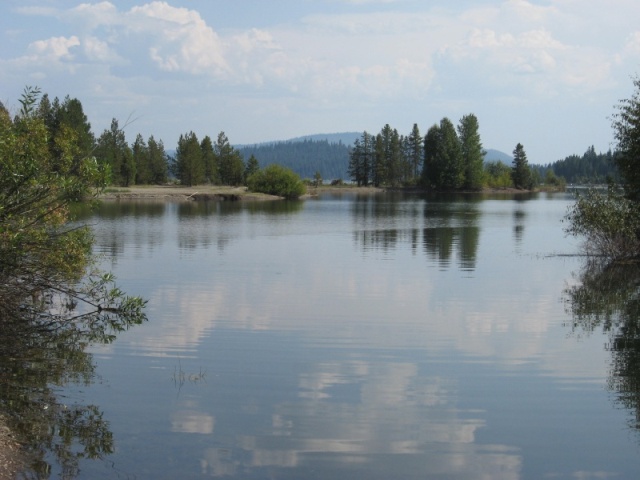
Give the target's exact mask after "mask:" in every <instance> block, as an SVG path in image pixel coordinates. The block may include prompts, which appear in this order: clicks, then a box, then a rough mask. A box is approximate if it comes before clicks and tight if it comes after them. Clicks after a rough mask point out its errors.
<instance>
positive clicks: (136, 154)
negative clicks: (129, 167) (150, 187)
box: [132, 134, 151, 185]
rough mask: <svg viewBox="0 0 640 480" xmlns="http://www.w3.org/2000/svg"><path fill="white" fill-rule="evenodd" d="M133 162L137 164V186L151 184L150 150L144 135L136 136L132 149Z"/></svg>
mask: <svg viewBox="0 0 640 480" xmlns="http://www.w3.org/2000/svg"><path fill="white" fill-rule="evenodd" d="M132 153H133V161H134V162H135V164H136V180H135V183H136V184H137V185H147V184H149V183H151V165H150V158H149V148H148V147H147V143H146V142H145V141H144V138H142V135H140V134H138V135H137V136H136V140H135V142H133V147H132Z"/></svg>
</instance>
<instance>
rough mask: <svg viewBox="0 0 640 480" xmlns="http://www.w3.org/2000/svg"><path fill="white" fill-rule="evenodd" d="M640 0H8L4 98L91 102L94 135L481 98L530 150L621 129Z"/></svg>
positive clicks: (347, 123) (269, 133)
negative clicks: (617, 122)
mask: <svg viewBox="0 0 640 480" xmlns="http://www.w3.org/2000/svg"><path fill="white" fill-rule="evenodd" d="M638 19H640V2H638V1H637V0H607V1H606V2H605V1H603V0H547V1H537V0H529V1H526V0H504V1H500V0H477V1H469V0H463V1H455V2H454V1H452V0H432V1H426V0H295V1H293V0H273V1H267V0H233V1H230V0H225V1H222V0H168V1H143V0H135V1H134V0H125V1H117V2H116V1H102V2H86V3H82V2H80V1H67V0H20V1H14V0H4V1H2V2H1V3H0V27H1V30H0V32H1V33H0V34H1V35H2V37H1V38H0V101H2V103H3V104H4V105H5V106H6V107H7V108H9V109H10V110H12V111H15V110H17V105H18V98H19V96H20V94H21V92H22V91H23V89H24V87H25V86H27V85H30V86H39V87H40V88H41V89H42V90H43V91H44V92H47V93H48V94H49V95H50V97H55V96H57V97H59V98H63V97H65V96H66V95H70V96H71V97H76V98H78V99H80V101H81V102H82V104H83V106H84V109H85V113H86V114H87V115H88V117H89V120H90V121H91V123H92V128H93V131H94V133H95V134H96V136H98V135H100V134H101V133H102V131H103V130H104V129H106V128H108V127H109V125H110V123H111V119H112V118H117V119H118V120H119V122H120V125H121V126H122V125H124V124H126V123H127V122H129V123H128V124H127V127H126V129H125V132H126V134H127V140H129V141H130V142H133V140H134V139H135V136H136V135H137V134H138V133H141V134H142V135H143V136H144V137H145V138H147V137H148V136H150V135H154V136H155V137H156V139H158V138H160V139H162V140H163V141H164V143H165V147H166V148H168V149H172V148H175V145H176V143H177V139H178V137H179V136H180V134H181V133H186V132H189V131H194V132H196V134H198V136H199V137H200V138H202V137H203V136H204V135H210V136H211V137H212V138H215V136H216V135H217V134H218V132H220V131H224V132H226V134H227V136H228V137H229V139H230V140H231V142H232V143H234V144H241V143H254V142H262V141H269V140H285V139H288V138H292V137H297V136H301V135H307V134H314V133H334V132H343V131H364V130H367V131H369V132H370V133H377V132H378V131H379V130H380V129H381V128H382V126H383V125H384V124H386V123H389V124H390V125H391V126H392V127H394V128H397V129H398V131H399V132H400V133H403V134H408V133H409V132H410V130H411V127H412V126H413V124H414V123H417V124H418V125H419V127H420V130H421V132H422V133H423V134H424V133H426V131H427V130H428V128H429V127H430V126H431V125H433V124H434V123H436V122H439V121H440V119H442V118H443V117H445V116H446V117H449V118H450V119H451V120H452V121H453V122H454V123H456V124H457V123H458V121H459V120H460V118H461V117H462V116H463V115H465V114H468V113H474V114H475V115H476V116H477V117H478V119H479V122H480V134H481V137H482V141H483V144H484V146H485V148H495V149H498V150H502V151H504V152H506V153H511V152H512V150H513V149H514V147H515V145H516V144H517V143H522V144H523V145H524V148H525V151H526V153H527V156H528V158H529V161H530V162H531V163H542V164H544V163H549V162H553V161H555V160H558V159H561V158H564V157H566V156H568V155H571V154H582V153H584V151H585V150H586V149H587V147H589V146H590V145H594V146H595V148H596V151H606V150H608V149H609V148H610V147H612V141H613V139H612V132H611V126H610V125H611V121H610V116H611V115H612V114H613V113H614V106H615V105H616V104H617V103H618V101H619V100H620V99H622V98H628V97H629V96H631V94H632V93H633V84H632V77H633V76H635V75H636V74H637V73H640V69H639V62H640V24H639V23H638Z"/></svg>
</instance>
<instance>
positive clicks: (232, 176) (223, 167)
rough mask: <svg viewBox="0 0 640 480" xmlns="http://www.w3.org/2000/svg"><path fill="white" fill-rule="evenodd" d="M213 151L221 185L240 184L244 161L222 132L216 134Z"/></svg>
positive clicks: (242, 176) (242, 178) (242, 177)
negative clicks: (216, 138)
mask: <svg viewBox="0 0 640 480" xmlns="http://www.w3.org/2000/svg"><path fill="white" fill-rule="evenodd" d="M214 151H215V153H216V157H217V159H218V174H219V176H220V182H221V183H222V184H223V185H241V184H242V182H243V180H244V161H243V160H242V156H241V155H240V153H239V152H238V151H237V150H236V149H235V148H233V146H231V144H230V143H229V139H228V138H227V136H226V135H225V133H224V132H220V133H219V134H218V141H217V142H216V144H215V146H214Z"/></svg>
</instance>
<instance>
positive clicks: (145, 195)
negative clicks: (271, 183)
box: [99, 185, 384, 201]
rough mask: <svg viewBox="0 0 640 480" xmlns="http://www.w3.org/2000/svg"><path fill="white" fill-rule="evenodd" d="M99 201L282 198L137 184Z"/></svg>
mask: <svg viewBox="0 0 640 480" xmlns="http://www.w3.org/2000/svg"><path fill="white" fill-rule="evenodd" d="M382 191H384V189H382V188H374V187H366V188H365V187H352V186H344V187H331V186H323V187H319V188H315V187H308V188H307V193H306V194H305V195H304V196H303V197H302V198H308V197H313V196H315V195H318V194H319V193H321V192H356V193H375V192H382ZM99 198H100V199H102V200H145V199H146V200H169V201H185V200H219V201H225V200H236V201H237V200H241V201H266V200H279V199H280V198H281V197H277V196H275V195H267V194H264V193H254V192H249V191H248V190H247V188H246V187H223V186H211V185H199V186H195V187H182V186H179V185H168V186H160V185H136V186H133V187H109V188H107V189H106V191H105V192H104V193H102V194H101V195H100V197H99Z"/></svg>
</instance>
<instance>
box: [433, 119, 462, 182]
mask: <svg viewBox="0 0 640 480" xmlns="http://www.w3.org/2000/svg"><path fill="white" fill-rule="evenodd" d="M436 161H437V163H438V164H439V165H440V168H439V170H440V181H439V184H438V188H444V189H447V190H452V189H453V190H455V189H458V188H461V187H462V185H463V184H464V165H463V163H462V147H461V146H460V139H459V138H458V134H457V133H456V129H455V127H454V126H453V123H451V120H449V119H448V118H446V117H445V118H443V119H442V120H441V121H440V142H439V148H438V153H437V159H436Z"/></svg>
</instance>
